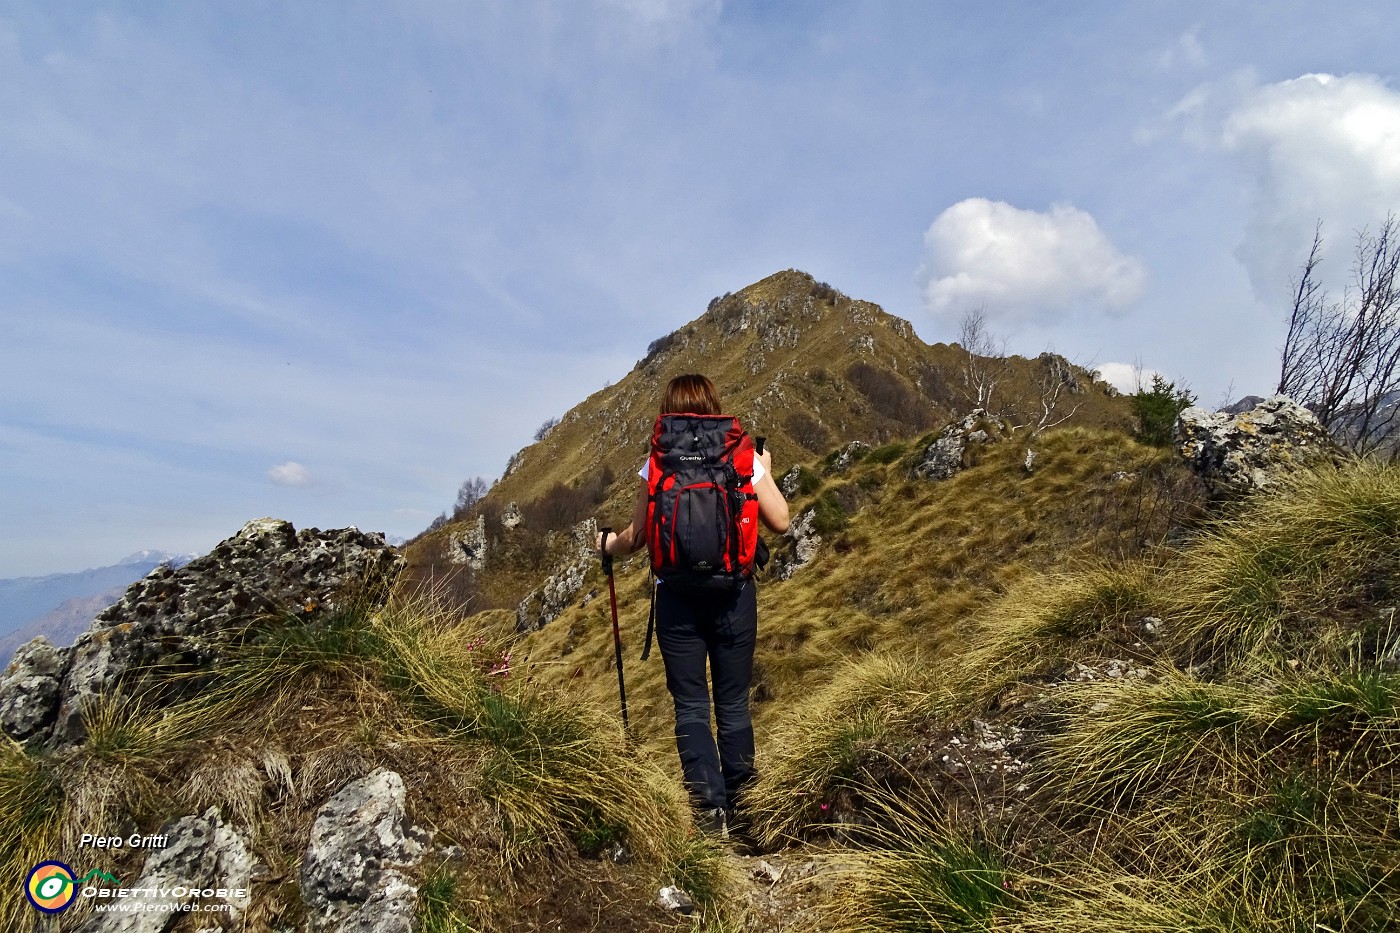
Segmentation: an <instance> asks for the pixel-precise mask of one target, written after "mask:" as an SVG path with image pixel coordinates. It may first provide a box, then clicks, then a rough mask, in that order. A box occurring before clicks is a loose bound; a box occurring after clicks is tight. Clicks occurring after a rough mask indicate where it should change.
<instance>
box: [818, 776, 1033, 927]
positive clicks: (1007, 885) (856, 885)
mask: <svg viewBox="0 0 1400 933" xmlns="http://www.w3.org/2000/svg"><path fill="white" fill-rule="evenodd" d="M880 809H881V811H882V819H881V823H882V824H883V826H884V827H885V828H883V829H881V830H878V831H877V832H876V834H875V835H876V838H877V839H878V840H879V844H878V845H877V847H874V848H870V849H867V850H866V851H863V852H861V853H859V854H858V855H856V856H854V857H853V859H852V861H851V863H850V864H848V866H846V867H845V868H844V869H843V870H841V871H840V876H841V880H842V882H843V883H842V884H841V886H840V887H839V888H838V889H837V892H836V894H835V895H834V897H833V898H832V899H831V901H829V902H828V903H826V904H824V905H822V908H821V912H822V915H823V916H822V918H821V924H820V925H821V927H822V929H824V930H829V931H831V933H847V931H850V933H856V931H861V933H867V931H868V933H913V931H924V930H938V931H949V933H963V931H966V933H985V931H988V930H994V929H996V930H999V929H1003V928H1004V923H1005V921H1006V919H1007V918H1008V917H1009V916H1011V915H1013V914H1014V913H1015V912H1016V911H1017V910H1018V908H1019V907H1020V905H1021V901H1022V898H1021V895H1020V894H1019V893H1017V892H1018V890H1019V889H1021V888H1023V887H1024V880H1023V879H1022V877H1021V876H1020V873H1019V872H1016V871H1014V870H1012V869H1011V868H1009V867H1008V866H1007V864H1006V862H1005V859H1004V857H1003V856H1002V855H1001V854H1000V853H999V852H998V851H997V847H996V846H994V845H992V844H990V843H989V842H987V841H986V840H984V839H981V838H979V837H978V836H977V835H975V834H974V833H972V832H970V831H969V830H967V829H963V828H953V827H950V826H949V825H948V824H947V823H946V822H945V821H944V820H943V819H942V818H941V817H940V816H939V815H937V814H935V813H931V812H927V811H923V810H920V809H917V808H913V807H910V806H908V805H907V804H905V803H903V802H900V801H894V800H889V799H885V800H884V801H883V803H882V806H881V808H880Z"/></svg>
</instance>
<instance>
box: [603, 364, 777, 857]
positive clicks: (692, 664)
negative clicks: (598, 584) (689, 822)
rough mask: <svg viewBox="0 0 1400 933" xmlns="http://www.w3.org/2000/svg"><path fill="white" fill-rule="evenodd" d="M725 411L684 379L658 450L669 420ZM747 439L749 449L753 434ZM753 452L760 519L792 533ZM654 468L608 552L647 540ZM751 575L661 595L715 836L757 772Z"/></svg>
mask: <svg viewBox="0 0 1400 933" xmlns="http://www.w3.org/2000/svg"><path fill="white" fill-rule="evenodd" d="M722 410H723V409H722V408H721V406H720V401H719V394H718V392H716V391H715V386H714V383H712V382H711V381H710V380H709V379H708V378H706V377H705V376H701V375H685V376H677V377H676V378H675V379H672V380H671V381H670V383H669V384H668V385H667V386H666V391H665V392H664V393H663V395H662V397H661V416H662V417H661V418H660V419H658V430H657V431H656V437H657V438H658V440H657V441H654V446H655V444H656V443H659V439H660V437H661V433H662V432H661V422H662V421H663V420H665V419H666V416H668V415H677V414H690V415H720V414H721V412H722ZM735 424H736V426H737V422H735ZM735 430H737V427H736V428H735ZM698 441H699V438H698V437H697V442H698ZM744 442H745V443H749V441H748V438H747V436H746V435H745V436H744ZM750 452H751V453H752V462H753V467H752V470H753V481H752V482H753V496H754V497H756V498H757V506H758V508H757V516H758V518H759V519H760V520H762V522H763V524H764V525H766V526H767V527H768V528H769V529H771V530H772V531H774V532H776V533H778V534H781V533H783V532H785V531H787V529H788V507H787V501H786V500H785V499H783V494H782V491H781V490H779V489H778V486H777V484H776V483H775V482H774V481H773V470H772V456H771V453H770V452H769V451H767V450H765V451H762V452H761V453H760V452H756V451H752V450H750ZM653 459H654V458H653ZM697 459H698V458H697ZM745 461H746V458H745ZM652 462H653V460H652V459H648V461H647V463H646V464H645V465H644V466H643V467H642V469H641V470H640V471H639V472H640V475H641V477H642V488H641V489H640V490H638V493H637V500H636V506H635V507H634V508H633V510H632V521H631V523H630V524H629V525H628V526H627V527H626V528H624V529H622V530H621V531H620V532H618V533H616V534H615V535H613V534H609V535H608V540H607V541H606V542H604V541H603V540H602V538H603V535H601V534H600V535H599V536H598V540H597V541H596V542H595V544H596V545H597V546H598V547H599V548H603V549H605V551H606V553H607V554H610V555H617V554H630V553H631V552H633V551H635V550H637V549H638V548H640V547H642V546H643V545H644V544H646V543H647V538H648V535H647V521H648V516H647V512H648V509H647V505H648V498H649V497H648V480H649V478H650V471H651V466H652ZM658 462H659V461H658ZM751 498H752V497H751ZM741 520H742V521H747V519H741ZM755 532H756V529H755ZM657 565H658V562H657V556H656V555H653V561H652V566H653V568H655V567H656V566H657ZM752 569H753V568H752V566H748V567H742V568H741V570H740V572H739V573H736V574H733V575H732V576H733V577H735V581H734V582H733V583H730V582H728V581H727V580H722V581H720V583H719V585H712V586H706V585H705V582H706V581H703V580H700V581H691V580H688V579H676V578H670V579H666V580H662V581H660V582H658V584H657V586H656V589H655V592H654V596H653V599H654V600H655V603H654V611H655V618H656V640H657V643H658V644H659V645H660V646H661V657H662V660H663V662H664V663H665V666H666V688H667V689H668V690H669V691H670V692H671V699H672V700H673V701H674V703H675V709H676V751H677V752H678V753H679V754H680V759H681V769H682V771H683V772H684V774H685V782H686V787H687V789H688V790H689V792H690V797H691V803H692V805H693V806H694V807H695V810H696V824H697V826H699V827H700V828H701V829H702V830H705V831H710V832H721V833H722V832H724V828H725V825H726V823H730V824H732V823H733V822H734V818H735V815H736V814H735V809H736V807H737V805H738V804H739V801H740V798H741V794H742V791H743V788H744V785H745V784H747V783H748V782H749V781H750V780H752V779H753V777H754V774H755V771H754V740H753V721H752V719H751V718H750V716H749V682H750V679H751V675H752V673H753V652H754V642H755V639H756V637H757V633H758V602H757V592H756V587H755V584H754V581H753V579H752V578H751V576H750V574H751V571H752ZM707 658H708V659H709V665H710V679H711V680H712V681H713V696H714V709H715V722H716V727H717V733H718V734H717V736H716V735H715V734H712V733H711V731H710V697H711V692H712V688H711V684H710V683H707V681H706V677H705V661H706V659H707Z"/></svg>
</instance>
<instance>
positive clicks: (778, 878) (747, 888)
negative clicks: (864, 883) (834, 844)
mask: <svg viewBox="0 0 1400 933" xmlns="http://www.w3.org/2000/svg"><path fill="white" fill-rule="evenodd" d="M726 858H727V861H728V863H729V865H730V867H731V868H732V869H733V870H734V873H735V875H736V876H737V878H738V879H739V880H740V881H743V882H747V884H745V885H743V887H742V888H741V890H742V892H743V893H742V895H741V897H742V899H743V903H742V904H741V905H740V910H741V912H742V921H743V926H742V927H741V929H743V930H745V931H749V933H783V931H787V930H795V929H798V928H801V927H804V926H807V924H806V923H805V922H804V921H805V920H807V919H808V917H807V915H808V914H809V913H810V912H811V911H812V909H813V908H814V906H815V905H816V904H818V903H820V902H821V901H823V900H825V899H826V898H827V897H829V896H830V894H831V893H832V892H833V890H834V889H835V886H836V885H837V884H838V883H839V877H840V870H841V868H842V865H841V864H840V863H839V862H838V861H837V860H836V859H834V858H832V856H830V855H828V854H824V853H822V852H820V851H817V850H813V849H809V848H795V849H785V850H783V851H781V852H773V853H768V854H765V855H745V854H743V853H741V852H739V851H736V850H735V849H734V848H729V849H727V850H726Z"/></svg>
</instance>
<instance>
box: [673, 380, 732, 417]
mask: <svg viewBox="0 0 1400 933" xmlns="http://www.w3.org/2000/svg"><path fill="white" fill-rule="evenodd" d="M722 411H723V409H722V408H721V407H720V404H719V393H718V392H716V391H715V384H714V383H713V382H711V381H710V380H709V379H707V378H705V377H704V376H701V375H700V374H698V373H691V374H689V375H685V376H677V377H676V378H674V379H672V380H671V381H670V382H669V383H667V385H666V391H665V392H663V393H661V414H663V415H672V414H690V415H718V414H721V413H722Z"/></svg>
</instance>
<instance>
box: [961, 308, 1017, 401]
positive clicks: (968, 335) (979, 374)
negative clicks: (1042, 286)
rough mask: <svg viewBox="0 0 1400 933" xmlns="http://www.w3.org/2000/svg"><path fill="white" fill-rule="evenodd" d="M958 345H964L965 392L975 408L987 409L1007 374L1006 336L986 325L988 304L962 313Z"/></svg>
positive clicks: (963, 375)
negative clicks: (994, 331)
mask: <svg viewBox="0 0 1400 933" xmlns="http://www.w3.org/2000/svg"><path fill="white" fill-rule="evenodd" d="M958 345H959V346H961V347H962V349H963V364H962V371H961V373H959V375H960V376H961V377H962V383H963V385H962V393H963V395H964V396H965V397H966V398H967V401H968V403H969V404H970V405H971V406H972V407H973V408H982V409H986V410H988V411H990V410H991V407H992V397H993V395H994V394H995V393H996V388H997V384H998V383H1000V382H1001V381H1002V379H1004V378H1005V377H1006V373H1007V369H1008V368H1009V364H1008V362H1007V358H1006V338H1005V337H1002V336H999V335H995V334H993V333H992V332H991V329H990V328H989V327H988V326H987V308H986V306H985V305H983V306H981V307H978V308H974V309H973V310H971V311H968V312H967V313H966V314H964V315H963V317H962V320H961V321H960V322H959V324H958Z"/></svg>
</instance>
